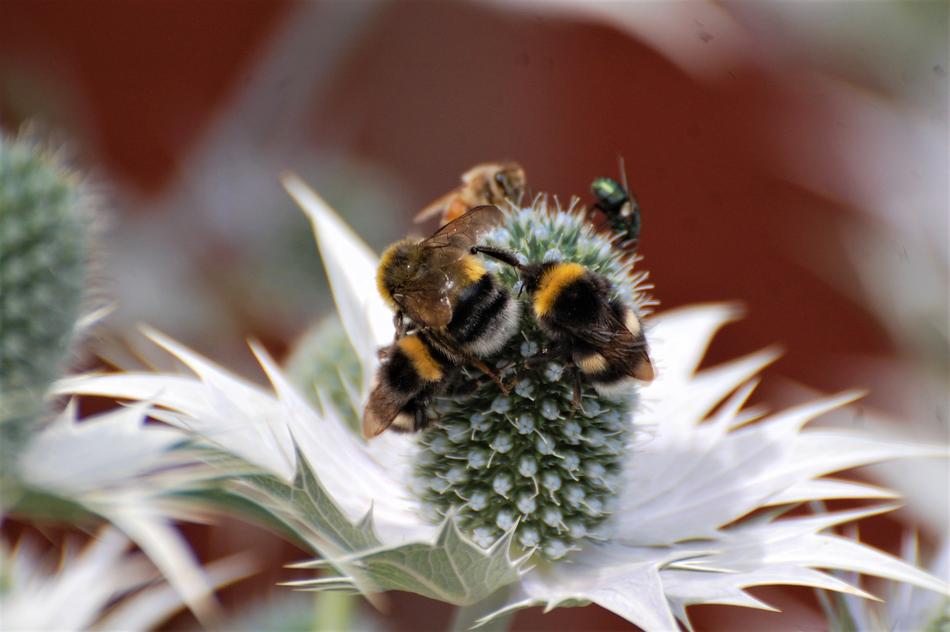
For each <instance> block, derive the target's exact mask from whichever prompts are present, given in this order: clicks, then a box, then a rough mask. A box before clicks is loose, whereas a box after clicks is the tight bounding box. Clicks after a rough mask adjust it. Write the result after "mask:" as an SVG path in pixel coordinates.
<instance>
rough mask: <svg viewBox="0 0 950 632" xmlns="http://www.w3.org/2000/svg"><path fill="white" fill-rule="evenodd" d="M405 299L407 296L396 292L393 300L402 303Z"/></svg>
mask: <svg viewBox="0 0 950 632" xmlns="http://www.w3.org/2000/svg"><path fill="white" fill-rule="evenodd" d="M404 298H406V295H405V294H403V293H402V292H396V293H395V294H393V300H394V301H396V302H397V303H402V300H403V299H404Z"/></svg>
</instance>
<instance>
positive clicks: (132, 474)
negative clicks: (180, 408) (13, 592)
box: [16, 404, 218, 620]
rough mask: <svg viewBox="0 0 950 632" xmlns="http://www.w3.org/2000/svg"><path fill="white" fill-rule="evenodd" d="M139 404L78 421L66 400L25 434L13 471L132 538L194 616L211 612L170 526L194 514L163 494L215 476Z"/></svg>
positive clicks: (196, 571) (183, 438)
mask: <svg viewBox="0 0 950 632" xmlns="http://www.w3.org/2000/svg"><path fill="white" fill-rule="evenodd" d="M146 410H147V405H146V404H139V405H136V406H132V407H128V408H122V409H118V410H116V411H113V412H110V413H106V414H102V415H95V416H92V417H89V418H87V419H84V420H83V421H82V422H79V421H78V420H77V418H76V407H75V406H74V405H73V404H70V405H69V406H67V407H66V408H65V409H64V410H63V411H61V412H60V414H59V415H58V416H57V417H56V418H54V419H53V420H52V422H51V423H50V424H48V425H47V426H46V427H45V428H43V429H42V430H41V431H40V432H38V433H37V434H36V435H34V436H32V437H31V438H30V439H29V441H28V443H27V444H26V446H25V448H24V450H23V452H22V454H20V455H18V458H17V461H16V469H17V472H18V478H19V481H20V484H21V485H22V486H23V487H24V489H25V490H26V493H31V492H40V493H43V494H49V495H51V496H54V497H58V498H61V499H63V500H66V501H68V502H71V503H75V504H77V505H79V506H81V507H82V508H84V509H85V510H87V511H90V512H93V513H95V514H98V515H100V516H102V517H103V518H105V519H106V520H108V521H109V522H111V523H112V524H114V525H115V526H117V527H118V528H119V529H121V530H122V531H123V532H125V534H126V535H127V536H128V537H130V538H132V540H134V541H135V543H136V544H138V545H139V546H140V547H141V548H142V550H143V551H144V552H145V553H146V554H148V555H149V556H150V557H151V558H152V560H154V562H155V564H156V565H157V566H158V567H159V568H160V569H161V571H162V573H163V574H164V575H165V577H166V578H167V579H168V581H169V584H170V585H171V586H172V587H173V588H174V589H175V590H177V591H178V594H179V595H180V596H181V599H183V600H184V602H185V603H186V604H187V605H188V607H189V608H190V609H191V610H192V611H193V612H194V613H195V614H196V615H197V616H198V617H199V618H201V619H203V620H210V617H211V614H212V613H213V610H214V603H213V600H212V597H211V595H212V590H213V585H212V583H211V581H210V580H209V579H208V577H207V576H206V575H205V573H204V572H203V571H202V569H201V567H200V565H199V564H198V563H197V561H196V560H195V558H194V555H193V554H192V552H191V549H190V548H189V547H188V545H187V543H186V542H185V541H184V538H183V537H182V536H181V534H180V533H179V532H178V530H177V528H176V527H175V526H174V525H173V524H172V520H173V519H174V518H176V517H177V518H186V519H195V518H196V517H197V516H196V515H195V514H194V512H190V511H184V510H182V509H180V508H179V507H178V506H177V505H176V503H175V502H174V501H173V500H172V499H171V498H170V497H168V496H167V492H168V491H169V490H172V491H174V490H177V489H180V488H181V487H182V486H183V485H189V486H194V485H197V484H198V483H199V481H200V480H201V479H202V478H206V477H209V476H211V477H214V476H217V475H218V474H217V472H214V471H212V470H210V469H208V468H207V467H205V466H203V465H202V464H200V463H197V462H195V460H194V458H193V457H192V456H190V455H188V454H187V453H185V452H178V451H174V450H173V448H175V447H176V446H179V445H181V444H183V443H185V442H187V441H188V436H187V435H185V434H183V433H181V432H180V431H178V430H177V429H174V428H169V427H163V426H156V425H146V424H145V419H146Z"/></svg>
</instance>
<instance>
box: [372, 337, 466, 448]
mask: <svg viewBox="0 0 950 632" xmlns="http://www.w3.org/2000/svg"><path fill="white" fill-rule="evenodd" d="M379 355H380V358H381V363H380V366H379V370H378V372H377V373H376V380H375V384H374V385H373V388H372V390H371V391H370V396H369V402H368V403H367V405H366V409H365V411H364V412H363V436H364V437H365V438H367V439H371V438H372V437H375V436H377V435H378V434H380V433H382V432H383V431H385V430H386V429H387V428H392V429H393V430H396V431H399V432H417V431H419V430H422V429H423V428H425V427H426V426H427V425H428V417H427V416H426V407H427V406H428V405H429V402H430V400H431V398H432V396H433V395H434V394H436V393H437V392H439V391H440V390H441V389H442V386H443V385H444V383H445V380H446V376H447V371H448V370H449V369H450V367H451V364H450V362H449V359H448V358H446V357H445V356H444V355H442V354H441V353H439V351H438V350H437V349H435V348H434V347H433V346H432V345H431V344H430V343H429V341H428V340H427V339H426V337H425V335H424V334H418V333H413V334H410V335H406V336H403V337H401V338H399V339H398V340H397V341H396V342H394V343H393V344H392V345H390V346H389V347H386V348H384V349H382V350H381V351H380V354H379Z"/></svg>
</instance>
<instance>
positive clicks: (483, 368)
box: [472, 358, 511, 395]
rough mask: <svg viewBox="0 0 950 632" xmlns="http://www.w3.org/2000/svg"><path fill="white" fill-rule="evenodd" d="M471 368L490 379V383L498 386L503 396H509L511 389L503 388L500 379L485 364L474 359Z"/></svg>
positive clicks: (503, 384)
mask: <svg viewBox="0 0 950 632" xmlns="http://www.w3.org/2000/svg"><path fill="white" fill-rule="evenodd" d="M472 366H474V367H475V368H476V369H478V370H479V371H481V372H482V373H484V374H485V375H487V376H488V377H490V378H491V381H492V382H494V383H495V384H496V385H497V386H498V388H499V390H501V392H502V393H504V394H505V395H509V394H511V389H510V388H508V387H507V386H505V383H504V382H502V381H501V378H500V377H498V374H497V373H495V372H494V371H492V370H491V369H490V368H489V367H488V365H487V364H485V363H484V362H482V361H481V360H479V359H477V358H476V359H473V360H472Z"/></svg>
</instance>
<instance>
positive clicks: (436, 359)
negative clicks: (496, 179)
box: [363, 206, 521, 436]
mask: <svg viewBox="0 0 950 632" xmlns="http://www.w3.org/2000/svg"><path fill="white" fill-rule="evenodd" d="M503 217H504V215H503V213H502V212H501V211H500V210H499V209H498V208H497V207H494V206H479V207H476V208H473V209H471V210H470V211H468V212H467V213H466V214H464V215H462V216H461V217H459V218H458V219H456V220H454V221H452V222H449V223H448V224H446V225H445V226H443V227H442V228H440V229H439V230H438V231H436V233H435V234H434V235H432V236H431V237H429V238H428V239H424V240H417V239H404V240H402V241H399V242H396V243H395V244H393V245H392V246H390V247H389V248H388V249H387V250H386V251H385V252H384V253H383V255H382V257H381V258H380V263H379V268H378V270H377V274H376V282H377V286H378V289H379V293H380V295H381V296H382V297H383V299H384V300H385V301H386V302H387V303H388V304H389V305H390V307H392V309H393V311H394V312H395V316H394V319H395V320H394V322H395V324H396V343H395V345H394V347H390V348H387V350H384V356H385V357H384V358H383V359H384V361H383V364H382V366H381V367H380V370H379V373H378V374H377V386H376V387H375V388H374V389H373V391H372V392H371V393H370V399H369V403H368V404H367V407H366V411H365V413H364V417H363V433H364V435H367V436H375V435H377V434H379V433H380V432H382V431H383V430H385V429H386V428H387V427H389V425H390V424H393V425H395V424H396V421H395V420H396V418H397V416H398V415H399V414H400V413H403V412H407V413H408V412H413V411H418V410H419V409H421V408H423V407H424V404H423V402H424V399H425V398H424V397H420V396H421V395H425V394H426V393H427V392H430V391H433V390H435V389H437V388H438V385H439V383H440V382H442V380H443V379H444V376H445V373H446V367H457V366H461V365H466V364H470V365H472V366H474V367H476V368H478V369H480V370H481V371H483V372H484V373H485V374H486V375H488V376H489V377H491V378H492V379H493V380H494V381H495V382H496V383H497V384H498V385H499V387H500V388H501V389H502V390H507V389H506V387H505V386H504V385H503V384H502V383H501V381H500V380H499V378H498V377H497V376H496V375H495V373H494V372H493V371H492V370H491V369H489V368H488V366H487V365H486V364H485V363H484V362H482V360H481V358H487V357H489V356H491V355H493V354H495V353H497V352H498V351H500V350H501V348H502V347H503V346H504V345H505V343H506V342H508V340H509V339H510V338H511V337H512V336H513V335H514V334H515V332H516V331H517V328H518V321H519V318H520V315H521V306H520V303H519V302H518V300H517V299H515V298H513V297H512V296H511V293H510V292H509V291H508V289H507V288H506V287H504V286H503V285H502V284H501V283H500V282H499V281H498V279H496V278H495V276H494V275H493V274H491V273H489V272H488V271H487V270H486V269H485V266H484V265H483V264H482V261H481V259H480V258H479V257H477V256H475V254H473V250H474V249H475V248H476V247H477V245H478V241H479V239H480V238H481V237H482V236H483V235H484V234H485V233H487V232H488V231H489V230H491V229H492V228H494V227H495V226H496V225H497V224H498V223H499V222H500V221H501V220H502V218H503ZM410 331H411V332H412V334H409V333H408V332H410ZM403 340H409V342H403ZM407 345H408V346H407ZM407 407H408V410H407ZM400 424H401V427H402V428H403V429H406V430H412V429H418V428H417V426H418V425H419V420H418V419H415V420H413V422H412V427H409V426H410V424H409V423H408V421H406V420H402V421H401V422H400Z"/></svg>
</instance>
